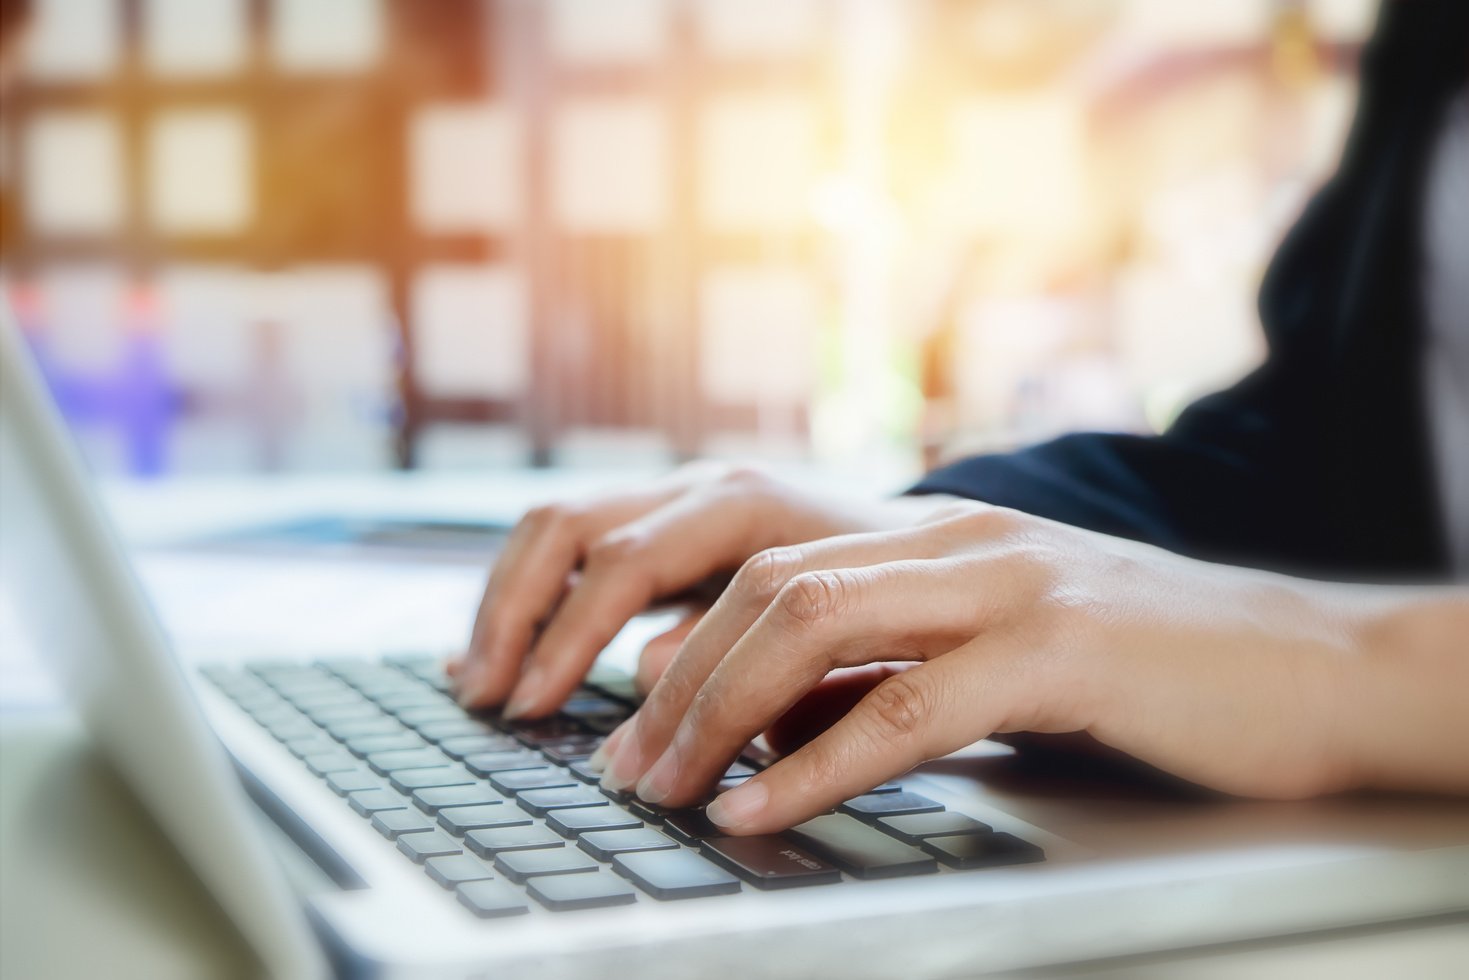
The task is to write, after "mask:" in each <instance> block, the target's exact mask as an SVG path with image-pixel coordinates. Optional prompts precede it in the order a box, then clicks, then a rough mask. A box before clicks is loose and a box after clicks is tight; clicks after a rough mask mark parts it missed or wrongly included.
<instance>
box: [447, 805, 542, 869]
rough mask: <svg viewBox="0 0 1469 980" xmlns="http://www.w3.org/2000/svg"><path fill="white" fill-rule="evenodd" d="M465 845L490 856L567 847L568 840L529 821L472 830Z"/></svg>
mask: <svg viewBox="0 0 1469 980" xmlns="http://www.w3.org/2000/svg"><path fill="white" fill-rule="evenodd" d="M444 812H445V813H447V812H448V811H447V810H446V811H444ZM440 816H443V814H440ZM464 845H465V846H466V847H468V848H469V849H470V850H471V851H473V852H474V853H476V854H478V855H479V856H480V857H483V858H488V857H494V856H495V855H496V854H503V853H505V852H506V851H524V850H530V849H531V848H539V847H565V846H566V841H565V839H564V838H562V837H561V836H560V835H558V834H556V833H554V832H552V831H550V830H547V829H546V828H545V827H536V826H533V825H531V824H529V823H527V824H525V825H524V826H520V827H490V828H487V829H484V830H471V831H470V832H469V833H467V834H465V835H464Z"/></svg>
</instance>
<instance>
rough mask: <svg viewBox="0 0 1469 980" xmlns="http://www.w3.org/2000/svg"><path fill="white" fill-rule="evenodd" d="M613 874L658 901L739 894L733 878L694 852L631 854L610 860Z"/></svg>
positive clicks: (618, 855) (637, 852)
mask: <svg viewBox="0 0 1469 980" xmlns="http://www.w3.org/2000/svg"><path fill="white" fill-rule="evenodd" d="M612 870H614V871H616V872H617V873H618V874H620V875H622V876H623V877H624V878H629V879H631V880H632V883H633V884H635V885H637V886H638V887H639V888H641V889H642V890H643V891H645V892H647V893H648V894H649V895H652V896H653V897H654V898H656V899H658V900H660V901H671V900H674V899H681V898H703V897H705V896H708V895H728V894H731V893H732V892H737V891H739V890H740V881H739V879H738V878H736V877H735V876H734V875H732V874H730V873H729V872H728V871H725V870H724V869H723V868H719V867H716V866H714V865H713V864H711V863H710V862H708V861H706V860H705V859H704V858H701V857H700V856H699V855H697V854H695V853H694V852H693V851H686V850H683V849H681V848H680V849H678V850H672V851H632V852H630V853H628V854H617V855H614V856H613V858H612Z"/></svg>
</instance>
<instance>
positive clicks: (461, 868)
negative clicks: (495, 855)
mask: <svg viewBox="0 0 1469 980" xmlns="http://www.w3.org/2000/svg"><path fill="white" fill-rule="evenodd" d="M423 870H425V871H427V872H428V876H429V877H430V878H432V879H433V880H434V881H436V882H438V883H439V884H441V885H443V886H444V887H445V888H457V887H459V886H460V885H462V884H464V883H465V882H466V881H486V880H488V879H490V878H493V877H494V875H492V874H490V869H489V868H488V867H486V866H485V864H484V862H482V861H480V860H479V859H478V858H472V857H470V856H469V855H468V854H445V855H441V856H440V857H431V858H429V859H428V860H427V861H425V862H423Z"/></svg>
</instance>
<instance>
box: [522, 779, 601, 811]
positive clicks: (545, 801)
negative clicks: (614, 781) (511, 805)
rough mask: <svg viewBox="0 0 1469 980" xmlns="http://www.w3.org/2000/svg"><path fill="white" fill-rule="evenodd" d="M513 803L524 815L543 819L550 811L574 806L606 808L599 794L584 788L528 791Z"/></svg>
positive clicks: (564, 787)
mask: <svg viewBox="0 0 1469 980" xmlns="http://www.w3.org/2000/svg"><path fill="white" fill-rule="evenodd" d="M515 802H516V803H518V804H520V808H521V809H522V810H524V811H525V812H526V813H529V814H532V815H534V816H537V817H544V816H545V815H546V814H547V813H549V812H550V811H552V810H564V809H566V808H568V807H574V806H606V805H607V800H606V799H605V798H604V797H603V796H602V794H601V793H598V792H597V791H595V790H593V789H590V788H588V787H586V786H563V787H560V788H557V789H528V790H524V791H522V792H521V793H519V794H517V795H516V797H515Z"/></svg>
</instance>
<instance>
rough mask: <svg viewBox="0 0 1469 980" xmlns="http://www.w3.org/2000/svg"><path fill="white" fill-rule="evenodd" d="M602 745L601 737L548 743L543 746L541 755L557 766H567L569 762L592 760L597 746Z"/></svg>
mask: <svg viewBox="0 0 1469 980" xmlns="http://www.w3.org/2000/svg"><path fill="white" fill-rule="evenodd" d="M601 744H602V737H601V736H600V735H584V736H580V737H578V738H572V739H567V740H565V741H562V742H547V743H546V744H544V745H542V746H541V747H540V748H541V754H542V755H544V756H545V757H546V758H548V759H550V760H551V761H552V762H554V763H556V764H557V765H563V766H564V765H566V764H567V763H569V762H580V761H582V760H583V759H589V758H591V755H592V753H593V752H595V751H597V746H599V745H601Z"/></svg>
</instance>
